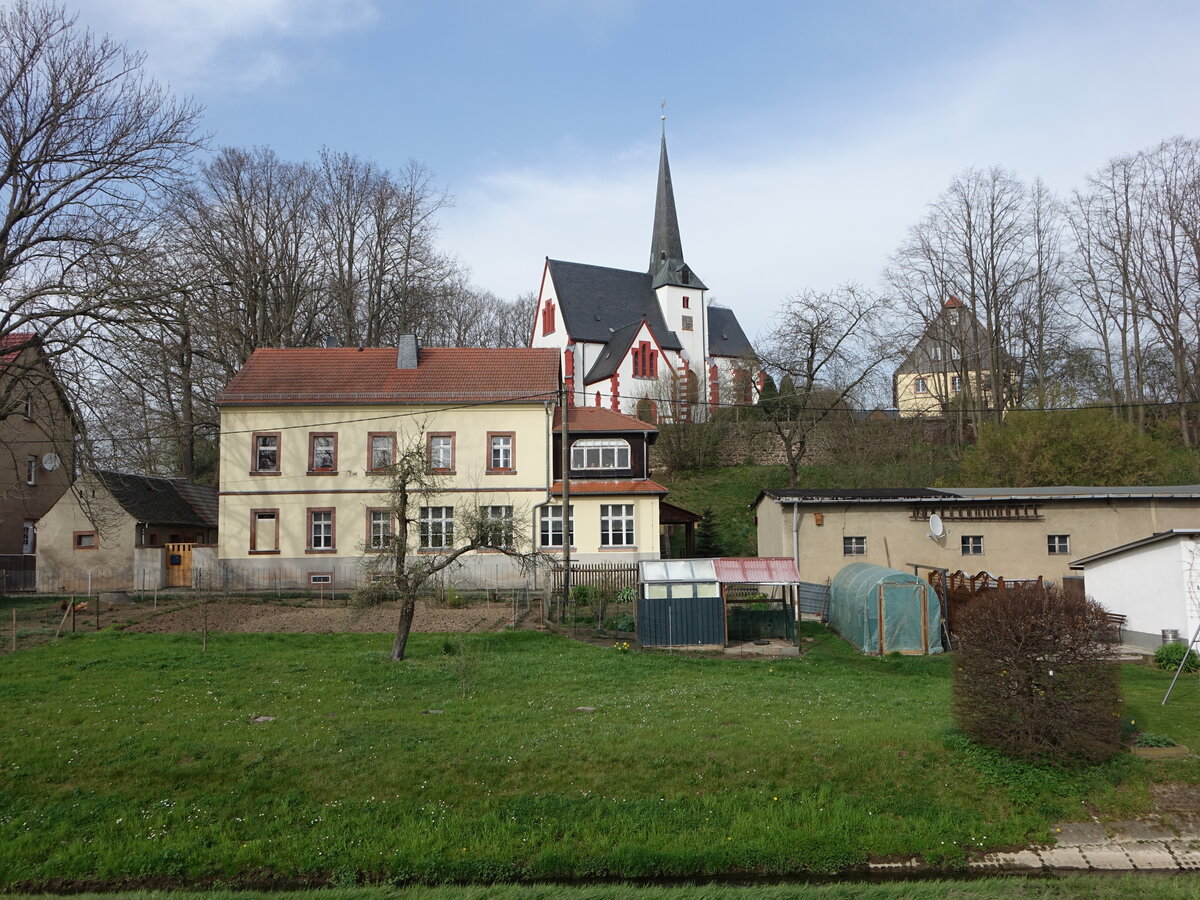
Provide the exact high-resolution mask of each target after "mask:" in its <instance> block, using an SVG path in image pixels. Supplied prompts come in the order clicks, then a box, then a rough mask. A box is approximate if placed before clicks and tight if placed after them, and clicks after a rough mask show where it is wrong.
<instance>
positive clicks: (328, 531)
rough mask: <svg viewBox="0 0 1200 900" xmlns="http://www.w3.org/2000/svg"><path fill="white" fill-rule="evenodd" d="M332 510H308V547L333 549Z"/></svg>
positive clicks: (310, 548) (312, 548) (311, 548)
mask: <svg viewBox="0 0 1200 900" xmlns="http://www.w3.org/2000/svg"><path fill="white" fill-rule="evenodd" d="M334 546H335V545H334V542H333V510H332V509H310V510H309V511H308V549H309V550H333V549H334Z"/></svg>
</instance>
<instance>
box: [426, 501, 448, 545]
mask: <svg viewBox="0 0 1200 900" xmlns="http://www.w3.org/2000/svg"><path fill="white" fill-rule="evenodd" d="M418 532H419V533H420V536H421V549H422V550H449V549H451V548H452V547H453V546H454V507H453V506H422V507H421V514H420V519H419V521H418Z"/></svg>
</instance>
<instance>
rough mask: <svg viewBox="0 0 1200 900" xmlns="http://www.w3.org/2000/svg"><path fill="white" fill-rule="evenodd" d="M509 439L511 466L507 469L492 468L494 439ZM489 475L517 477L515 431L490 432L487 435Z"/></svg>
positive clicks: (487, 467)
mask: <svg viewBox="0 0 1200 900" xmlns="http://www.w3.org/2000/svg"><path fill="white" fill-rule="evenodd" d="M495 437H506V438H508V459H509V462H510V463H511V465H509V466H508V467H507V468H504V467H501V468H492V438H495ZM484 474H487V475H516V474H517V433H516V432H515V431H489V432H488V433H487V460H486V469H485V473H484Z"/></svg>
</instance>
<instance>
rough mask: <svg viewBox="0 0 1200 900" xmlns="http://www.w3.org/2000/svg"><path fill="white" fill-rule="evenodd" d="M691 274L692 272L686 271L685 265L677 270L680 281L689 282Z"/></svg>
mask: <svg viewBox="0 0 1200 900" xmlns="http://www.w3.org/2000/svg"><path fill="white" fill-rule="evenodd" d="M691 274H692V273H691V272H689V271H688V268H687V266H684V267H683V268H682V269H680V270H679V280H680V281H682V282H683V283H684V284H691V283H692V281H691Z"/></svg>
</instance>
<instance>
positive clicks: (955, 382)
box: [950, 375, 962, 392]
mask: <svg viewBox="0 0 1200 900" xmlns="http://www.w3.org/2000/svg"><path fill="white" fill-rule="evenodd" d="M950 390H952V391H955V392H958V391H961V390H962V376H961V375H955V376H953V377H952V378H951V379H950Z"/></svg>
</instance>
